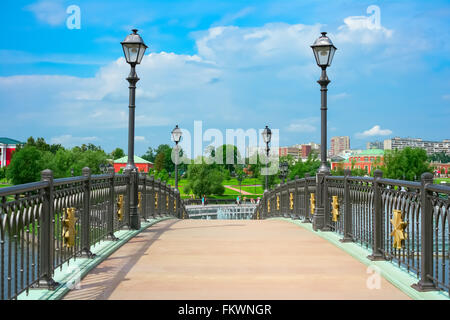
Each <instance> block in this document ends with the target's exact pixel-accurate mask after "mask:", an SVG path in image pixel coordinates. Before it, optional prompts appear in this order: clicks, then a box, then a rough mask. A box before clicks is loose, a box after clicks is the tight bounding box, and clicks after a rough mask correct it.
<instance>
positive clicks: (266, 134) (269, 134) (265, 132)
mask: <svg viewBox="0 0 450 320" xmlns="http://www.w3.org/2000/svg"><path fill="white" fill-rule="evenodd" d="M262 137H263V141H264V143H265V144H266V156H267V162H266V188H265V190H264V191H267V190H268V189H269V187H268V183H269V177H268V175H269V152H270V148H269V143H270V139H272V130H270V128H269V127H268V126H266V127H265V128H264V130H263V132H262Z"/></svg>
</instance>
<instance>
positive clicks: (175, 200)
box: [173, 199, 177, 211]
mask: <svg viewBox="0 0 450 320" xmlns="http://www.w3.org/2000/svg"><path fill="white" fill-rule="evenodd" d="M173 211H177V199H174V200H173Z"/></svg>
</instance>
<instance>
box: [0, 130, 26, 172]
mask: <svg viewBox="0 0 450 320" xmlns="http://www.w3.org/2000/svg"><path fill="white" fill-rule="evenodd" d="M24 144H25V143H23V142H20V141H18V140H14V139H11V138H5V137H3V138H0V168H3V167H7V166H8V165H9V163H10V162H11V158H12V154H13V152H14V151H15V150H16V148H17V146H19V145H24Z"/></svg>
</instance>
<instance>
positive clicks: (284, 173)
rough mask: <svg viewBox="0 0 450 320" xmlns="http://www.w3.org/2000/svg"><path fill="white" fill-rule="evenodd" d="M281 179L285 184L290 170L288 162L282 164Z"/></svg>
mask: <svg viewBox="0 0 450 320" xmlns="http://www.w3.org/2000/svg"><path fill="white" fill-rule="evenodd" d="M279 167H280V178H281V179H282V182H283V183H286V180H285V179H286V177H287V174H288V169H289V164H288V163H287V161H283V162H281V163H280V166H279Z"/></svg>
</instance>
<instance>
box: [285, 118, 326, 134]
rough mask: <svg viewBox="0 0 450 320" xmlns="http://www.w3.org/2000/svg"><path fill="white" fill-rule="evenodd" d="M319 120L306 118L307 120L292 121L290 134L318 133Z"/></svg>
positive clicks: (288, 129)
mask: <svg viewBox="0 0 450 320" xmlns="http://www.w3.org/2000/svg"><path fill="white" fill-rule="evenodd" d="M318 120H319V118H315V117H312V118H306V119H296V120H294V121H292V122H291V123H290V124H289V126H288V128H287V131H289V132H314V131H316V129H317V127H316V124H317V122H318Z"/></svg>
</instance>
